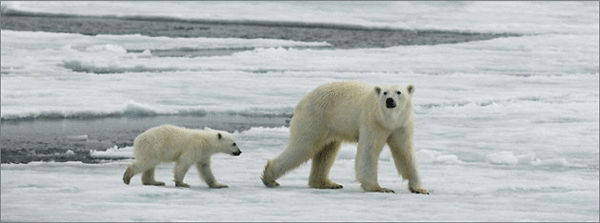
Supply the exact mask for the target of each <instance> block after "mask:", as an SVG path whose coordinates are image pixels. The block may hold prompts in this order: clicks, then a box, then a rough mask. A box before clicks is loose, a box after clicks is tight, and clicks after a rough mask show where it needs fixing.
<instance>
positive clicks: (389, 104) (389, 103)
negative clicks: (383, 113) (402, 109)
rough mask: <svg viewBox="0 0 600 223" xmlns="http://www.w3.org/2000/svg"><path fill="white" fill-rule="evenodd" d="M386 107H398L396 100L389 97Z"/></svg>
mask: <svg viewBox="0 0 600 223" xmlns="http://www.w3.org/2000/svg"><path fill="white" fill-rule="evenodd" d="M385 107H386V108H395V107H396V102H395V101H394V99H392V98H388V99H386V100H385Z"/></svg>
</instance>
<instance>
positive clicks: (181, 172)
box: [173, 160, 191, 188]
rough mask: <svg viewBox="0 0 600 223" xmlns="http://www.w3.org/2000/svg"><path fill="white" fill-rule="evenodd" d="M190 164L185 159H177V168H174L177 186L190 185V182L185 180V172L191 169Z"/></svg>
mask: <svg viewBox="0 0 600 223" xmlns="http://www.w3.org/2000/svg"><path fill="white" fill-rule="evenodd" d="M190 166H191V165H190V164H188V163H187V162H185V161H181V160H179V161H177V162H175V168H173V174H174V175H175V186H176V187H188V188H189V187H190V185H189V184H186V183H184V182H183V178H184V177H185V174H186V173H187V171H188V170H189V169H190Z"/></svg>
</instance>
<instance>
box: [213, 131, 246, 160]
mask: <svg viewBox="0 0 600 223" xmlns="http://www.w3.org/2000/svg"><path fill="white" fill-rule="evenodd" d="M215 137H216V140H217V141H216V146H215V147H216V149H217V150H218V151H217V152H221V153H226V154H231V155H234V156H239V155H240V154H242V151H241V150H240V148H239V147H238V146H237V144H236V143H235V139H234V138H233V136H232V135H231V134H229V133H227V132H223V131H217V134H216V135H215Z"/></svg>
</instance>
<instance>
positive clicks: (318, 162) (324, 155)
mask: <svg viewBox="0 0 600 223" xmlns="http://www.w3.org/2000/svg"><path fill="white" fill-rule="evenodd" d="M340 147H341V143H340V142H337V141H334V142H331V143H329V144H327V145H326V146H325V147H323V149H322V150H321V151H320V152H318V153H317V154H315V156H314V157H313V160H312V167H311V171H310V177H309V178H308V186H309V187H312V188H319V189H341V188H343V187H344V186H342V185H340V184H338V183H335V182H333V181H331V180H330V179H329V170H330V169H331V166H333V162H334V161H335V158H336V157H337V153H338V151H339V150H340Z"/></svg>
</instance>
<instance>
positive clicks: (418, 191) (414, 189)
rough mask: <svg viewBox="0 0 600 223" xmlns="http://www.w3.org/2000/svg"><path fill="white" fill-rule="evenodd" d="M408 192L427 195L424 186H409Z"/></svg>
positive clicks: (427, 192)
mask: <svg viewBox="0 0 600 223" xmlns="http://www.w3.org/2000/svg"><path fill="white" fill-rule="evenodd" d="M408 190H410V192H412V193H415V194H427V195H429V191H428V190H427V189H425V188H409V189H408Z"/></svg>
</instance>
